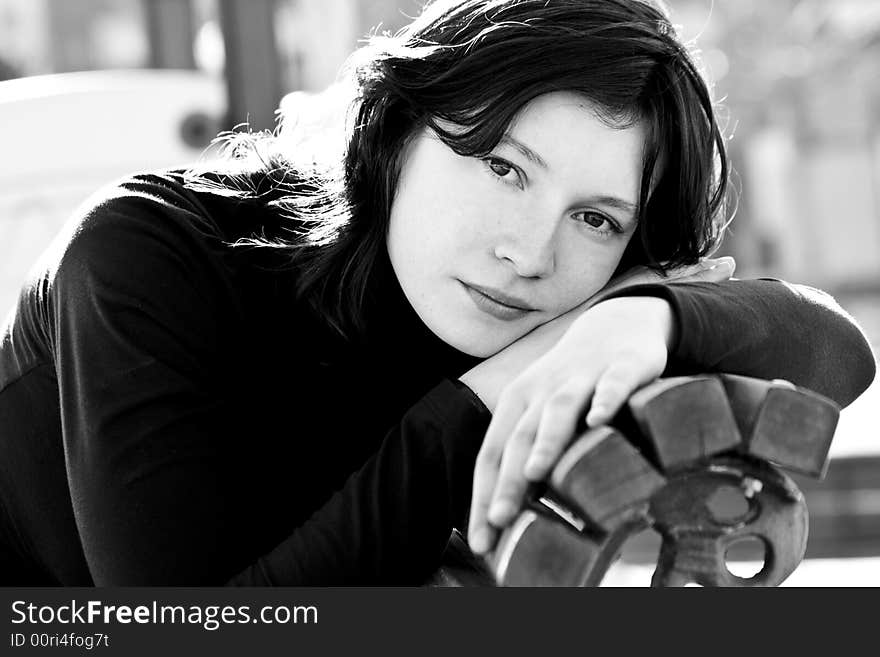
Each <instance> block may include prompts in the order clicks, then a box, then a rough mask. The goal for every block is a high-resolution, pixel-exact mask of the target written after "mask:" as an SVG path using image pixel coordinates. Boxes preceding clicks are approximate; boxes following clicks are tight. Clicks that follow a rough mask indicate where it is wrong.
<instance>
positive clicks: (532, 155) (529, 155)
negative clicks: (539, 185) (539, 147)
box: [498, 133, 550, 169]
mask: <svg viewBox="0 0 880 657" xmlns="http://www.w3.org/2000/svg"><path fill="white" fill-rule="evenodd" d="M498 143H500V144H510V145H511V146H513V147H514V148H515V149H516V150H518V151H519V152H520V153H522V154H523V156H524V157H525V158H526V159H527V160H528V161H529V162H532V163H534V164H537V165H538V166H539V167H542V168H544V169H549V168H550V167H549V166H548V165H547V163H546V162H545V161H544V160H543V159H542V158H541V156H540V155H538V154H537V153H536V152H535V151H533V150H532V149H531V148H529V147H528V146H526V145H525V144H524V143H522V142H521V141H518V140H516V139H514V138H513V137H511V136H510V135H509V134H507V133H505V134H503V135H502V136H501V140H500V141H499V142H498Z"/></svg>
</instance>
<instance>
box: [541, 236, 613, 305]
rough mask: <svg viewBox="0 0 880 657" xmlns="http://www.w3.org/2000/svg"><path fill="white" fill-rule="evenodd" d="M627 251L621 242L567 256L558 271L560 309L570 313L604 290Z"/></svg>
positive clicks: (585, 249) (574, 250) (592, 247)
mask: <svg viewBox="0 0 880 657" xmlns="http://www.w3.org/2000/svg"><path fill="white" fill-rule="evenodd" d="M625 248H626V242H624V241H622V240H621V241H619V242H615V243H614V244H610V245H609V244H605V245H591V246H590V248H581V249H571V251H569V252H567V253H565V254H564V257H565V260H564V261H563V262H564V264H563V266H562V267H561V268H560V271H559V272H558V273H559V274H561V275H560V277H559V289H560V290H561V291H560V294H559V298H560V304H559V305H560V308H563V309H564V310H565V311H567V310H571V309H572V308H574V307H575V306H577V305H580V304H581V303H583V302H584V301H586V300H587V299H589V298H590V297H591V296H593V295H594V294H595V293H596V292H598V291H599V290H601V289H602V288H603V287H604V286H605V284H606V283H607V282H608V281H609V280H610V279H611V276H612V275H613V274H614V271H615V270H616V269H617V265H618V263H619V262H620V258H621V257H622V256H623V251H624V249H625Z"/></svg>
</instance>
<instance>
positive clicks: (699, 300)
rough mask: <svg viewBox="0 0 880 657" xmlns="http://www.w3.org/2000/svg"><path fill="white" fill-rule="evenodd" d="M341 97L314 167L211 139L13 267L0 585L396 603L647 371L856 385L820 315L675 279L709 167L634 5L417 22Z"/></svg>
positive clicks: (686, 91) (369, 50) (646, 13)
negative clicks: (28, 266)
mask: <svg viewBox="0 0 880 657" xmlns="http://www.w3.org/2000/svg"><path fill="white" fill-rule="evenodd" d="M352 79H353V80H354V82H355V87H356V89H357V93H358V96H357V100H356V103H355V105H354V108H355V112H354V119H355V120H354V121H353V122H352V125H351V127H350V129H349V133H348V141H347V146H346V152H345V157H344V163H343V164H344V166H343V167H342V169H341V174H340V175H339V176H338V177H334V176H333V175H332V173H333V172H332V170H331V171H328V170H320V171H319V170H316V169H315V167H311V166H309V165H307V164H305V163H303V162H302V161H299V160H300V159H302V158H301V154H298V153H297V152H295V151H293V150H290V149H286V150H283V151H282V152H279V145H280V143H279V142H276V141H274V140H273V139H271V138H269V137H266V138H256V139H251V140H249V141H248V140H240V141H239V142H238V143H237V144H236V148H234V149H233V150H234V151H235V153H234V156H233V157H232V158H230V160H229V162H227V163H226V164H225V165H224V166H223V167H215V168H214V170H211V171H207V170H201V171H189V172H183V171H171V172H157V173H146V174H140V175H136V176H133V177H131V178H129V179H127V180H125V181H122V182H121V183H119V184H118V185H116V186H114V187H111V188H109V189H107V190H104V191H103V192H102V193H101V194H99V195H98V196H97V197H95V198H94V199H93V200H92V201H91V202H90V203H89V204H87V206H86V207H85V208H84V209H83V210H82V211H81V212H80V213H79V215H78V216H77V217H76V218H75V219H74V221H72V222H71V224H70V225H69V229H68V230H67V231H66V232H65V233H64V234H62V235H61V236H59V238H58V240H57V241H56V243H55V244H54V245H53V247H52V248H51V249H50V250H49V251H48V252H47V254H46V256H45V258H44V260H43V261H42V262H41V263H40V265H39V266H38V267H37V268H35V270H34V274H33V277H32V279H31V281H30V282H29V284H28V285H26V286H25V288H24V289H23V291H22V295H21V298H20V301H19V303H18V306H17V309H16V312H15V313H14V314H13V315H12V316H11V318H10V321H9V322H8V323H7V326H6V328H5V332H4V337H3V342H2V351H0V356H2V359H0V427H2V431H0V433H2V454H0V492H2V495H0V501H2V510H3V513H2V516H0V518H2V520H0V522H2V525H0V527H2V537H3V538H2V544H0V546H2V560H3V561H2V569H0V572H2V576H3V577H4V579H5V583H8V584H13V583H16V584H63V585H90V584H96V585H108V584H113V585H148V584H152V585H161V584H223V583H230V584H257V585H268V584H274V585H303V584H325V585H326V584H335V583H369V582H372V583H382V584H415V583H419V582H422V581H424V579H425V578H426V577H427V576H428V575H429V574H430V573H431V572H432V571H433V570H434V569H435V568H436V567H437V565H438V561H439V558H440V554H441V553H442V551H443V548H444V547H445V544H446V540H447V537H448V535H449V532H450V529H451V528H452V527H454V526H457V527H460V528H464V527H465V526H466V525H467V521H466V517H467V515H468V509H469V506H471V505H472V508H471V511H470V533H469V536H470V539H471V541H472V546H473V547H474V548H475V549H476V550H477V551H479V552H485V551H487V550H491V547H492V543H493V541H494V539H495V533H496V531H497V529H499V528H501V527H503V526H504V524H505V523H506V522H508V521H509V519H510V518H511V516H512V514H513V513H515V509H516V506H517V504H518V503H519V501H520V500H521V497H522V490H523V488H524V486H525V483H526V481H527V478H526V477H528V478H529V479H535V478H539V477H541V476H542V475H543V473H546V472H547V471H548V468H549V467H550V466H551V465H552V463H553V461H554V460H555V459H556V458H557V457H558V455H559V453H560V452H561V450H562V448H563V447H564V443H565V442H566V440H567V439H569V438H570V437H571V431H572V428H573V423H574V421H575V420H576V419H577V418H579V417H581V416H582V415H583V413H584V412H585V411H586V409H587V408H589V409H590V410H589V415H588V416H587V421H588V423H590V424H598V423H601V422H604V421H607V419H608V418H609V417H610V416H611V415H612V414H613V412H614V410H615V409H616V408H617V407H618V406H619V405H620V404H621V403H622V401H623V400H624V399H625V398H626V396H627V395H628V394H629V393H630V392H631V391H632V390H633V389H635V388H636V387H638V386H639V385H641V384H643V383H645V382H647V381H650V380H652V379H653V378H655V377H657V376H659V375H661V374H681V373H686V372H699V371H710V370H716V371H731V372H739V373H743V374H749V375H753V376H760V377H781V378H786V379H790V380H792V381H793V382H795V383H797V384H799V385H803V386H806V387H810V388H813V389H815V390H817V391H819V392H821V393H823V394H826V395H829V396H831V397H833V398H834V399H836V400H837V401H838V402H840V403H842V404H847V403H849V402H850V401H852V400H853V399H854V398H855V397H856V396H858V394H860V393H861V391H862V390H864V389H865V388H866V387H867V385H868V384H869V382H870V381H871V379H872V378H873V374H874V371H873V359H872V358H871V354H870V350H869V348H868V346H867V344H866V342H865V340H864V337H863V336H862V334H861V332H860V331H859V329H858V328H857V327H856V326H855V325H854V323H853V322H852V320H851V319H850V318H848V317H847V316H846V315H845V314H844V313H843V312H842V311H841V309H840V308H839V307H838V306H836V304H835V303H834V302H833V300H831V299H830V298H829V297H827V296H826V295H823V294H822V293H819V292H816V291H814V290H811V289H809V288H805V287H800V286H792V285H788V284H785V283H782V282H779V281H773V280H758V281H734V280H728V279H729V278H730V276H731V274H732V267H731V265H730V263H729V262H725V261H711V260H705V257H706V256H707V255H708V254H709V253H711V251H712V249H713V248H714V247H715V246H716V245H717V242H718V239H719V236H720V234H721V230H722V227H723V222H724V219H725V214H724V205H725V199H726V189H727V187H726V177H727V164H726V157H725V154H724V144H723V140H722V137H721V135H720V132H719V130H718V127H717V125H716V123H715V121H714V117H713V113H712V106H711V103H710V100H709V96H708V92H707V90H706V87H705V85H704V83H703V82H702V80H701V79H700V77H699V75H698V74H697V73H696V71H695V69H694V67H693V64H692V63H691V61H690V59H689V58H688V56H687V54H686V52H685V51H684V49H683V48H682V46H681V45H680V43H679V42H678V41H677V39H676V37H675V35H674V32H673V31H672V30H671V28H670V27H669V24H668V22H667V21H666V18H665V16H664V15H663V13H662V12H661V11H660V10H659V9H658V8H657V7H655V6H654V5H653V4H649V3H647V2H638V1H634V0H589V1H588V0H550V1H547V0H540V1H537V0H492V1H489V0H466V1H462V0H458V1H455V2H446V1H444V2H437V3H434V4H433V5H431V6H429V7H428V9H427V10H426V12H425V13H424V14H423V15H422V16H421V17H420V18H418V19H417V20H416V21H415V22H414V23H413V24H412V25H411V26H410V27H409V28H407V30H405V31H404V32H402V33H401V34H400V35H398V36H397V37H394V38H390V37H383V38H377V39H374V40H373V42H372V43H371V44H370V45H369V46H367V47H366V48H365V49H363V50H362V51H360V52H359V54H358V56H357V58H356V59H355V61H354V63H353V78H352ZM298 158H299V159H298ZM712 265H715V267H714V268H711V267H712ZM634 267H635V268H634ZM664 271H665V272H666V276H667V277H664V274H663V272H664ZM615 273H618V274H620V277H619V278H616V279H614V280H613V281H612V276H613V275H614V274H615ZM673 278H677V280H678V281H679V282H677V283H676V284H668V283H669V281H670V280H672V279H673ZM661 281H662V282H661ZM600 299H601V301H600ZM484 437H485V440H484ZM481 446H482V448H481ZM478 452H479V453H480V457H479V459H478V458H477V453H478ZM529 455H532V457H533V458H528V457H529ZM527 459H528V462H527ZM475 464H478V465H477V467H476V469H475ZM472 482H473V483H472ZM472 487H473V496H472V494H471V492H472ZM472 499H473V502H472ZM493 501H494V502H498V503H499V505H498V508H492V509H490V508H489V503H490V502H493Z"/></svg>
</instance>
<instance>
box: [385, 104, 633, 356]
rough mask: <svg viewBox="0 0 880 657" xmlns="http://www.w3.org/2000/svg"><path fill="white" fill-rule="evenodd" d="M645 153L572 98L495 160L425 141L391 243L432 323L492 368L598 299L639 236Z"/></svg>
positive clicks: (547, 109)
mask: <svg viewBox="0 0 880 657" xmlns="http://www.w3.org/2000/svg"><path fill="white" fill-rule="evenodd" d="M643 144H644V129H643V127H642V125H641V124H636V125H635V126H633V127H631V128H626V129H614V128H609V127H608V126H607V125H605V124H604V123H602V122H601V121H600V120H599V119H597V118H596V116H595V115H594V114H593V112H592V110H591V109H590V105H589V101H588V100H586V99H585V98H583V97H582V96H580V95H577V94H574V93H570V92H553V93H549V94H546V95H544V96H540V97H538V98H536V99H535V100H533V101H531V102H530V103H529V104H527V105H526V106H525V107H524V108H523V110H522V112H521V113H520V114H519V115H518V117H517V119H516V120H515V121H514V122H513V124H512V125H511V126H510V128H509V130H508V132H507V136H506V138H505V139H504V140H502V142H501V143H500V144H499V145H498V146H497V147H496V148H495V150H494V151H493V152H492V154H491V155H490V156H489V157H487V158H485V159H477V158H473V157H463V156H460V155H457V154H456V153H455V152H454V151H453V150H451V149H450V148H449V147H447V146H446V145H445V144H444V143H443V142H442V141H440V139H439V138H438V137H437V136H436V134H435V133H434V132H433V131H431V130H428V129H425V130H424V131H422V132H421V133H419V134H418V135H416V136H415V137H414V138H413V140H412V141H411V143H410V144H409V145H408V147H407V148H406V150H405V152H404V154H403V158H402V164H401V171H400V178H399V181H398V186H397V190H396V194H395V198H394V202H393V204H392V208H391V218H390V226H389V231H388V240H387V243H388V253H389V256H390V258H391V264H392V266H393V268H394V272H395V274H396V275H397V278H398V280H399V281H400V285H401V287H402V289H403V292H404V294H405V295H406V297H407V299H408V300H409V302H410V304H412V307H413V308H414V309H415V311H416V313H417V314H418V315H419V317H420V318H421V319H422V321H423V322H424V323H425V324H426V325H427V326H428V328H429V329H430V330H431V331H432V332H434V333H435V334H436V335H437V336H438V337H439V338H441V339H442V340H444V341H445V342H446V343H448V344H450V345H452V346H453V347H455V348H456V349H458V350H459V351H462V352H465V353H467V354H470V355H472V356H479V357H487V356H491V355H492V354H494V353H496V352H498V351H500V350H501V349H503V348H504V347H506V346H507V345H509V344H511V343H512V342H514V341H516V340H517V339H518V338H520V337H522V336H523V335H525V334H526V333H528V332H529V331H531V330H532V329H533V328H535V327H536V326H538V325H540V324H544V323H546V322H548V321H550V320H552V319H554V318H555V317H558V316H559V315H561V314H563V313H565V312H567V311H568V310H571V309H572V308H574V307H575V306H577V305H579V304H580V303H582V302H583V301H585V300H586V299H587V298H588V297H590V296H591V295H592V294H593V293H595V292H596V291H598V290H599V289H600V288H601V287H602V286H603V285H605V283H606V282H607V281H608V279H609V278H610V277H611V274H612V273H613V272H614V270H615V268H616V267H617V264H618V262H619V261H620V258H621V256H622V255H623V251H624V249H625V248H626V245H627V243H628V242H629V240H630V239H631V237H632V235H633V232H634V231H635V227H636V217H635V205H636V202H637V199H638V194H639V186H640V182H641V168H642V149H643ZM490 297H491V298H490ZM492 298H494V299H495V300H494V301H493V300H492ZM499 302H501V303H499Z"/></svg>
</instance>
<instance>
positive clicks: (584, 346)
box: [462, 259, 735, 553]
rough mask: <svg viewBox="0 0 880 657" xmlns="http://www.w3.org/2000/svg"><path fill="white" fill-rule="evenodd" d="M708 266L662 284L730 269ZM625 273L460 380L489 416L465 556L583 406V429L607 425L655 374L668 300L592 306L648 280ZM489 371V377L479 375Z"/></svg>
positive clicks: (558, 448) (511, 511) (513, 503)
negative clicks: (475, 394)
mask: <svg viewBox="0 0 880 657" xmlns="http://www.w3.org/2000/svg"><path fill="white" fill-rule="evenodd" d="M712 264H718V265H719V266H718V267H715V268H714V269H710V268H707V267H706V266H705V263H704V264H703V265H702V266H695V267H692V268H686V269H684V270H677V272H676V274H677V275H675V276H673V277H670V278H667V279H665V280H667V281H669V280H678V281H685V280H687V281H694V280H700V281H720V280H726V279H727V278H729V277H730V275H732V273H733V267H734V266H735V263H733V262H732V259H730V261H729V262H728V261H727V260H725V261H722V262H713V263H712ZM627 274H628V275H626V278H624V279H623V280H621V279H616V280H615V281H612V283H611V284H609V286H607V287H606V288H605V289H603V290H602V292H600V293H599V294H598V295H595V296H594V297H592V298H591V299H589V300H588V301H587V302H585V304H583V305H582V306H580V307H578V308H577V309H575V311H576V312H575V311H570V312H569V313H566V314H565V315H562V316H561V317H559V318H557V319H555V320H553V321H552V322H548V323H547V324H545V325H543V326H541V327H538V328H537V329H535V330H534V331H533V332H532V333H530V334H529V335H528V336H525V337H524V338H521V339H520V340H519V341H517V342H516V343H514V344H513V345H511V346H510V347H508V348H507V349H505V350H503V351H502V352H500V353H499V354H497V355H496V356H493V357H492V359H490V361H494V362H491V363H490V362H489V361H486V362H485V363H484V364H481V365H480V366H478V368H483V369H484V370H486V371H480V372H475V371H474V370H472V371H471V372H469V373H468V374H467V375H465V376H463V377H462V381H464V382H465V383H467V384H468V385H471V386H472V387H473V388H475V389H476V390H480V391H481V393H482V394H480V396H481V397H482V398H484V401H487V402H488V403H487V406H489V408H490V410H492V412H493V417H492V422H491V424H490V425H489V429H488V431H487V433H486V437H485V439H484V441H483V445H482V448H481V450H480V453H479V455H478V457H477V463H476V468H475V470H474V484H473V495H472V501H471V512H470V526H469V530H468V537H469V538H468V541H469V543H470V545H471V548H472V549H473V550H474V551H475V552H477V553H482V552H487V551H489V550H490V549H492V547H493V545H494V543H495V540H496V538H497V531H498V529H500V528H503V527H504V526H506V525H507V524H508V523H509V522H510V521H511V520H513V518H514V517H515V515H516V513H517V512H518V511H519V508H520V506H521V504H522V501H523V497H524V495H525V491H526V488H527V487H528V484H529V482H530V481H538V480H541V479H543V478H544V477H546V476H547V474H548V473H549V472H550V470H551V469H552V467H553V466H554V465H555V464H556V462H557V461H558V459H559V458H560V456H561V455H562V453H563V452H564V450H565V448H566V446H567V445H568V443H569V442H570V441H571V439H572V438H573V437H574V432H575V429H576V426H577V424H578V421H579V420H580V418H581V417H583V414H584V413H585V412H586V410H587V408H589V414H588V415H587V418H586V421H587V425H588V426H590V427H594V426H597V425H601V424H604V423H607V422H608V421H610V420H611V418H612V417H613V416H614V415H615V413H616V412H617V411H618V409H619V408H620V407H621V406H622V405H623V404H624V403H625V401H626V400H627V399H628V398H629V396H630V395H631V394H632V393H633V392H634V391H635V390H636V389H638V388H639V387H641V386H643V385H645V384H647V383H649V382H651V381H653V380H654V379H656V378H657V377H658V376H660V374H661V373H662V372H663V370H664V368H665V366H666V359H667V354H668V348H669V346H670V345H671V344H672V341H673V339H674V336H675V331H676V330H677V327H676V326H675V325H674V318H673V315H672V310H671V308H670V307H669V305H668V303H667V302H666V301H665V300H663V299H660V298H654V297H624V298H618V299H610V300H607V301H603V302H602V303H598V301H601V299H602V298H604V297H605V296H606V295H607V294H610V292H612V291H615V290H617V289H620V288H621V287H626V286H629V285H635V284H638V283H642V282H657V274H655V273H654V272H652V271H650V270H639V271H634V270H631V271H630V272H628V273H627ZM652 278H653V280H652ZM642 279H645V280H642ZM612 286H613V289H611V287H612ZM597 299H598V301H597ZM585 308H586V309H585ZM560 336H561V337H560ZM520 343H522V344H520ZM548 343H549V345H551V346H548ZM539 352H540V353H539ZM517 365H518V367H519V369H517V368H516V366H517ZM492 372H495V373H496V376H495V378H494V379H492V377H491V376H489V377H488V378H487V376H486V375H487V374H491V373H492ZM468 375H472V376H471V377H470V378H469V377H468ZM502 382H503V383H502ZM492 390H500V393H497V394H495V395H493V394H492V392H491V391H492ZM486 397H488V399H486ZM490 404H491V405H490Z"/></svg>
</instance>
